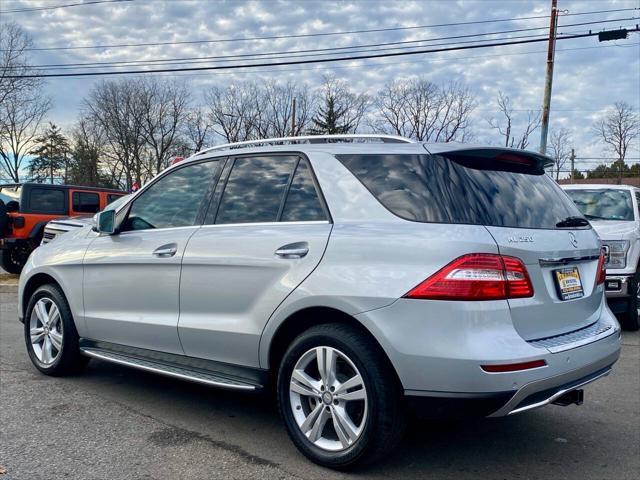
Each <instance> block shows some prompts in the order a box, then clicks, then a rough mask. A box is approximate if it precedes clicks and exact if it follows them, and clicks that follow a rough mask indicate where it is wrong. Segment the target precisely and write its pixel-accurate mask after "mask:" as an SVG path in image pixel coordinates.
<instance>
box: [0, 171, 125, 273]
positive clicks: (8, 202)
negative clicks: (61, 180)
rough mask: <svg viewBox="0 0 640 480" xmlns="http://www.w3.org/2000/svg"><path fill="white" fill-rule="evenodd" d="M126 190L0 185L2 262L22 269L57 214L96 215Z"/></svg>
mask: <svg viewBox="0 0 640 480" xmlns="http://www.w3.org/2000/svg"><path fill="white" fill-rule="evenodd" d="M124 194H125V192H122V191H120V190H110V189H101V188H93V187H77V186H72V185H50V184H42V183H20V184H12V185H0V204H1V205H0V266H1V267H2V268H3V269H4V270H6V271H7V272H9V273H20V271H21V270H22V267H23V266H24V264H25V262H26V261H27V258H28V257H29V255H30V254H31V252H32V251H33V250H34V249H35V248H36V247H37V246H38V245H40V242H41V241H42V237H43V233H44V226H45V225H46V224H47V222H49V221H50V220H52V219H54V218H60V217H65V216H70V215H92V214H94V213H96V212H97V211H98V210H100V209H102V208H104V207H105V206H106V205H107V204H108V203H109V202H111V201H113V200H115V199H116V198H118V197H119V196H122V195H124Z"/></svg>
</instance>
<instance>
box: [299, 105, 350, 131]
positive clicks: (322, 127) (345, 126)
mask: <svg viewBox="0 0 640 480" xmlns="http://www.w3.org/2000/svg"><path fill="white" fill-rule="evenodd" d="M346 114H347V108H346V107H342V108H340V107H339V106H336V99H335V98H334V97H333V96H327V97H326V98H325V104H324V107H320V108H319V109H318V114H317V115H316V116H315V117H313V118H312V119H311V122H312V123H313V126H312V127H311V128H310V129H309V133H311V134H312V135H326V134H328V135H339V134H344V133H349V132H351V131H352V130H353V125H352V124H351V123H349V122H348V121H347V122H346V123H345V120H346V119H345V115H346Z"/></svg>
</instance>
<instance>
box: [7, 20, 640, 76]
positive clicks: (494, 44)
mask: <svg viewBox="0 0 640 480" xmlns="http://www.w3.org/2000/svg"><path fill="white" fill-rule="evenodd" d="M633 31H640V29H636V30H633ZM596 35H598V34H597V33H592V32H590V33H583V34H578V35H570V36H564V37H559V38H558V40H569V39H576V38H585V37H593V36H596ZM544 41H547V39H546V38H537V39H529V40H516V41H508V42H491V43H485V44H481V45H466V46H462V47H444V48H434V49H427V50H414V51H410V52H406V51H404V52H389V53H371V54H367V55H358V56H346V57H333V58H323V59H316V58H313V59H305V60H287V61H284V62H278V63H264V62H263V63H253V64H245V65H213V66H205V67H182V68H163V69H156V70H120V71H102V72H75V73H46V74H35V73H34V74H28V75H7V76H6V77H5V78H50V77H86V76H105V75H127V74H138V73H139V74H148V73H167V72H189V71H202V70H235V69H238V68H256V67H273V66H284V65H305V64H312V63H333V62H344V61H353V60H366V59H369V58H386V57H398V56H406V55H420V54H426V53H437V52H449V51H456V50H471V49H478V48H488V47H499V46H506V45H522V44H526V43H538V42H544Z"/></svg>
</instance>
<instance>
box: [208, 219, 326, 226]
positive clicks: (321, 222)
mask: <svg viewBox="0 0 640 480" xmlns="http://www.w3.org/2000/svg"><path fill="white" fill-rule="evenodd" d="M329 223H331V222H329V221H328V220H313V221H308V222H255V223H216V224H210V225H202V228H222V227H277V226H279V225H328V224H329Z"/></svg>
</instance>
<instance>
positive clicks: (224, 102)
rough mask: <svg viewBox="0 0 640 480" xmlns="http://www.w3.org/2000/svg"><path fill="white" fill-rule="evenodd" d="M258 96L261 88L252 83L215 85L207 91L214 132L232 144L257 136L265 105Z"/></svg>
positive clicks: (207, 102) (207, 103)
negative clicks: (261, 109) (261, 113)
mask: <svg viewBox="0 0 640 480" xmlns="http://www.w3.org/2000/svg"><path fill="white" fill-rule="evenodd" d="M258 98H259V89H258V87H257V85H256V84H255V83H252V82H245V83H237V84H233V85H231V86H230V87H229V88H221V87H217V86H216V87H213V88H211V89H210V90H209V91H208V92H206V93H205V101H206V107H207V110H208V117H209V121H210V123H211V125H212V127H213V130H214V132H215V133H216V134H218V135H219V136H221V137H222V138H223V139H224V140H225V141H226V142H230V143H233V142H242V141H245V140H252V139H255V138H257V137H258V135H259V133H258V124H259V117H260V110H259V107H261V105H260V102H259V101H257V99H258Z"/></svg>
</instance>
